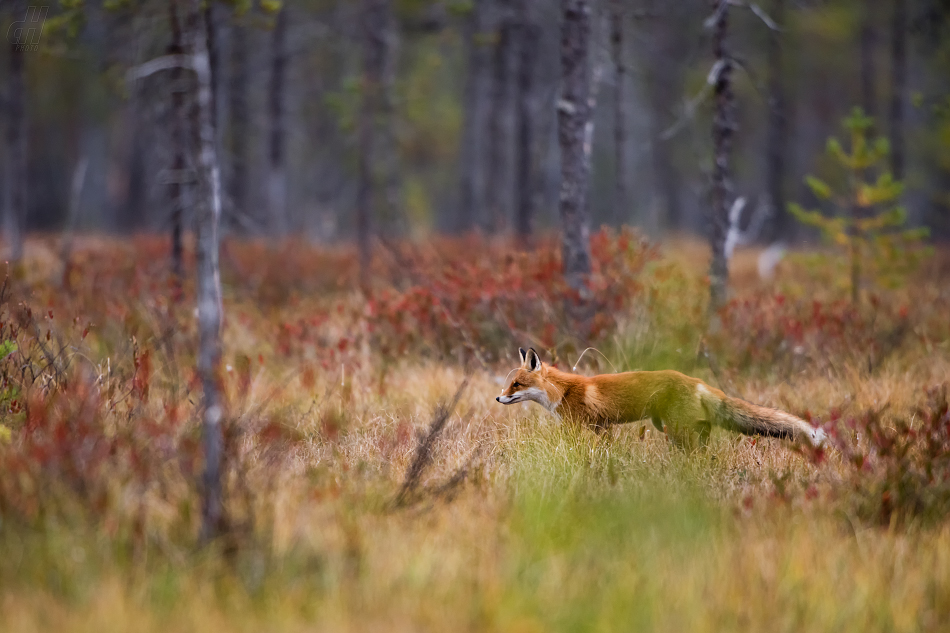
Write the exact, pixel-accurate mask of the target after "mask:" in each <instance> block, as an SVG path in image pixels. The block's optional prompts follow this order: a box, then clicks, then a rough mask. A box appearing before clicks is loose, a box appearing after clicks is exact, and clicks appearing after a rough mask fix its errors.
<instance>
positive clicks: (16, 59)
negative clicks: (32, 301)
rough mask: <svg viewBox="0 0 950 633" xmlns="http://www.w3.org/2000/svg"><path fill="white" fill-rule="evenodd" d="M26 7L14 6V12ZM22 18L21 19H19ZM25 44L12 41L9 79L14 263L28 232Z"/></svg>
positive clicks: (9, 234) (9, 231)
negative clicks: (24, 80)
mask: <svg viewBox="0 0 950 633" xmlns="http://www.w3.org/2000/svg"><path fill="white" fill-rule="evenodd" d="M20 8H22V3H21V2H18V3H16V4H15V5H14V11H15V12H16V13H17V14H19V11H17V9H20ZM17 17H19V15H17ZM25 46H26V44H25V43H24V41H18V40H17V39H16V38H10V58H9V59H10V74H9V76H8V78H7V81H8V82H9V83H8V86H9V87H8V90H7V187H8V188H9V193H8V196H9V198H7V212H6V217H5V222H4V224H5V225H6V226H5V227H4V228H5V232H6V238H7V243H8V246H9V249H10V254H9V258H10V261H11V262H19V261H20V260H21V259H22V258H23V234H24V233H25V232H26V193H27V192H26V185H27V174H26V161H27V158H26V151H27V145H26V108H25V104H24V101H25V99H26V95H25V91H26V89H25V84H24V82H23V48H24V47H25Z"/></svg>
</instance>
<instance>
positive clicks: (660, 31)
mask: <svg viewBox="0 0 950 633" xmlns="http://www.w3.org/2000/svg"><path fill="white" fill-rule="evenodd" d="M647 11H648V12H649V13H650V14H656V18H655V19H654V20H653V21H652V22H651V24H650V31H651V32H650V33H647V34H645V36H646V41H647V47H648V57H649V60H650V63H649V65H648V68H647V78H648V86H647V105H648V108H649V113H648V114H649V125H650V159H651V168H652V172H653V173H652V176H653V200H652V201H651V203H650V208H649V214H648V216H647V218H646V222H645V225H646V227H647V232H648V233H649V234H650V235H652V236H654V237H656V236H658V235H659V234H660V232H661V230H662V229H668V230H677V229H679V228H681V226H680V225H681V223H682V220H683V217H682V216H683V213H682V202H681V200H682V198H681V195H680V187H681V186H682V179H681V178H680V175H679V173H677V168H676V163H675V160H674V156H673V151H672V147H671V142H670V141H668V140H666V139H664V138H663V137H662V134H663V131H664V130H665V129H666V127H667V125H669V124H670V123H671V122H672V121H673V118H672V117H671V116H670V113H672V112H673V111H674V109H675V107H676V99H677V92H678V89H679V81H680V78H679V76H678V73H679V71H678V69H677V67H676V65H675V64H674V63H673V61H674V59H675V57H676V55H677V54H678V53H677V51H676V50H675V48H676V42H675V41H674V37H673V32H674V30H675V29H676V28H678V27H679V25H678V24H676V23H674V22H673V19H674V17H675V16H674V8H673V7H672V6H671V5H670V4H669V3H660V2H649V3H648V4H647Z"/></svg>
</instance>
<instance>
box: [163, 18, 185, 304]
mask: <svg viewBox="0 0 950 633" xmlns="http://www.w3.org/2000/svg"><path fill="white" fill-rule="evenodd" d="M168 11H169V14H168V17H169V25H170V27H171V32H172V41H171V43H170V44H169V45H168V49H167V52H168V54H169V55H181V54H183V53H184V52H185V49H184V47H183V46H182V38H181V22H180V21H179V19H178V6H177V2H176V0H171V1H170V2H169V3H168ZM171 100H172V115H171V116H172V121H171V124H172V129H171V140H172V179H171V191H170V192H169V195H170V197H171V207H172V274H173V275H174V281H173V283H174V289H173V291H172V294H173V295H174V296H173V299H174V300H175V301H176V302H177V301H180V300H181V297H182V280H183V278H184V263H183V259H184V255H183V251H184V247H183V244H182V233H183V228H184V227H183V224H184V219H183V215H184V207H185V201H184V197H183V196H182V189H183V186H182V178H183V175H184V171H185V147H186V145H187V143H188V142H187V140H186V135H185V129H186V125H187V123H186V115H185V93H184V86H183V78H182V69H181V68H180V67H178V66H176V67H174V68H172V69H171Z"/></svg>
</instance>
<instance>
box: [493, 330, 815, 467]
mask: <svg viewBox="0 0 950 633" xmlns="http://www.w3.org/2000/svg"><path fill="white" fill-rule="evenodd" d="M519 352H520V353H521V367H519V368H517V369H516V370H515V371H514V376H513V377H512V379H511V382H509V383H508V385H507V386H506V387H505V389H504V391H502V393H501V395H500V396H498V397H497V398H495V399H496V400H497V401H498V402H500V403H502V404H514V403H516V402H527V401H529V400H533V401H534V402H537V403H539V404H540V405H541V406H543V407H544V408H545V409H547V410H548V411H550V412H551V413H553V414H555V415H556V416H558V417H560V418H561V419H564V420H568V421H572V422H575V423H578V424H583V425H585V426H588V427H590V428H592V429H594V430H595V431H597V432H602V431H603V430H604V429H606V428H607V427H608V426H610V425H611V424H622V423H624V422H635V421H637V420H643V419H650V420H651V421H652V422H653V425H654V426H656V428H657V429H659V430H660V431H665V432H666V433H667V435H668V436H669V437H670V439H672V440H673V441H674V442H675V443H676V444H677V445H679V446H682V447H684V448H693V447H695V446H696V442H697V441H698V442H699V444H701V445H705V443H706V442H707V440H708V439H709V433H710V431H711V430H712V426H713V425H716V426H719V427H722V428H725V429H729V430H732V431H737V432H739V433H744V434H746V435H770V436H773V437H784V438H792V439H795V438H798V437H804V438H806V439H807V440H808V441H810V442H811V443H812V444H815V445H818V444H821V443H822V442H823V441H824V439H825V434H824V432H823V431H822V430H821V429H817V428H814V427H812V426H811V425H810V424H808V423H807V422H805V421H804V420H802V419H801V418H797V417H795V416H794V415H792V414H790V413H786V412H784V411H779V410H777V409H770V408H768V407H762V406H759V405H757V404H752V403H751V402H746V401H745V400H740V399H739V398H732V397H730V396H727V395H726V394H725V393H723V392H722V391H720V390H719V389H716V388H715V387H711V386H709V385H707V384H706V383H704V382H703V381H702V380H700V379H698V378H692V377H690V376H687V375H685V374H681V373H680V372H678V371H629V372H624V373H621V374H601V375H599V376H592V377H590V378H588V377H586V376H579V375H577V374H571V373H568V372H564V371H560V370H558V369H557V368H555V367H551V366H550V365H547V364H545V363H543V362H541V359H540V358H539V357H538V353H537V352H535V351H534V350H533V349H530V350H528V351H527V352H526V351H524V350H523V349H519Z"/></svg>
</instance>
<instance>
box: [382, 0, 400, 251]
mask: <svg viewBox="0 0 950 633" xmlns="http://www.w3.org/2000/svg"><path fill="white" fill-rule="evenodd" d="M380 20H381V24H380V27H379V28H380V36H381V38H380V39H381V43H382V44H381V45H382V47H383V48H382V51H381V55H382V63H381V67H382V77H381V84H382V85H381V87H380V95H379V96H380V106H379V107H380V112H379V114H378V115H377V117H376V123H377V126H378V128H379V132H378V134H379V143H378V145H379V147H378V149H377V152H378V156H377V158H376V161H377V162H378V164H379V168H378V171H379V174H380V180H381V182H382V193H383V199H382V201H381V202H382V204H381V213H380V216H381V221H382V222H381V224H382V226H383V227H384V229H385V230H386V232H387V233H388V234H390V235H396V234H399V233H400V232H402V231H403V229H404V228H405V226H404V225H405V222H404V221H405V218H404V217H403V214H402V192H401V185H400V175H399V174H400V172H399V157H398V155H397V147H396V129H395V118H396V94H395V93H396V62H397V55H396V50H397V44H398V39H399V34H398V30H397V28H396V18H395V14H394V13H393V2H392V0H389V1H388V2H387V3H386V7H385V11H383V12H382V15H381V16H380Z"/></svg>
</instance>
